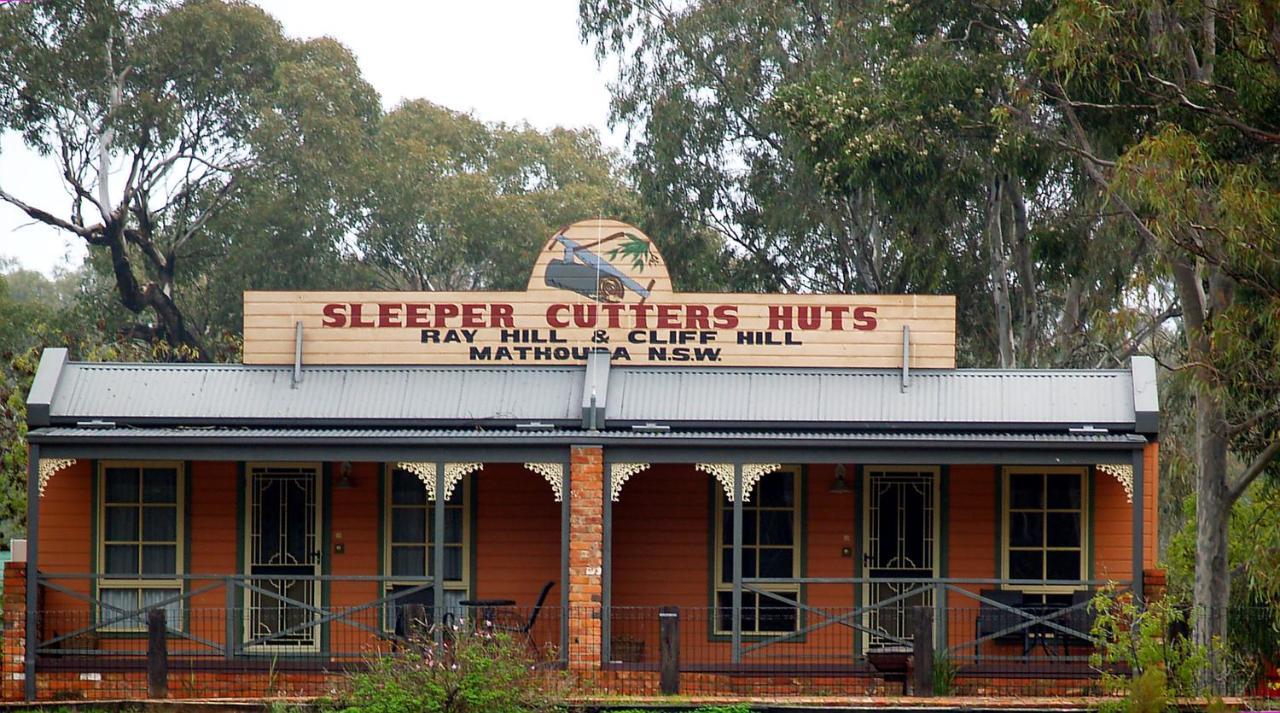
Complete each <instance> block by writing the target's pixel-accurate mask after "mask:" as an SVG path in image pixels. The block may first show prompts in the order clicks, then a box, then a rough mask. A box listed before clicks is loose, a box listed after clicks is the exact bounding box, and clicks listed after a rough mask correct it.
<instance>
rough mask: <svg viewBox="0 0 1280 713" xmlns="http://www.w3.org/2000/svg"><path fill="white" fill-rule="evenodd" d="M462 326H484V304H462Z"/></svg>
mask: <svg viewBox="0 0 1280 713" xmlns="http://www.w3.org/2000/svg"><path fill="white" fill-rule="evenodd" d="M462 326H464V327H483V326H484V305H476V304H465V305H462Z"/></svg>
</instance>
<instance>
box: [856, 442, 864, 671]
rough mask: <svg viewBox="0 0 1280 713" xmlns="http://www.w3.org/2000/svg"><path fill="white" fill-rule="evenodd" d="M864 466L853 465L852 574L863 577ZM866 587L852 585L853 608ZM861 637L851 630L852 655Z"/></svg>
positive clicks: (860, 634) (858, 652)
mask: <svg viewBox="0 0 1280 713" xmlns="http://www.w3.org/2000/svg"><path fill="white" fill-rule="evenodd" d="M865 471H866V466H864V465H863V464H861V463H858V464H855V465H854V466H853V498H854V500H853V573H854V574H853V576H854V577H863V576H865V575H866V564H865V562H866V559H865V557H866V556H867V553H866V552H864V551H863V549H862V548H863V547H864V546H865V545H864V543H863V541H862V527H863V525H864V524H865V523H864V522H863V517H862V514H863V510H865V509H866V503H864V502H863V500H864V499H865V495H866V493H865V488H864V484H863V481H864V479H865V477H866V472H865ZM864 589H866V585H865V584H855V585H854V586H853V608H854V609H857V608H858V607H860V606H862V599H863V597H862V594H863V590H864ZM862 639H863V632H862V631H860V630H858V629H854V630H853V655H854V656H855V657H858V656H861V655H862Z"/></svg>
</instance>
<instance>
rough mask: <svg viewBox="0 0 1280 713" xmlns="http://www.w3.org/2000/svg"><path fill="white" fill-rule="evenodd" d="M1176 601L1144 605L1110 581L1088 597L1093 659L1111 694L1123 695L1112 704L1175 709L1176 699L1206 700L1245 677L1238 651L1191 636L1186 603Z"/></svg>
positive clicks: (1135, 712)
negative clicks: (1092, 622) (1196, 639)
mask: <svg viewBox="0 0 1280 713" xmlns="http://www.w3.org/2000/svg"><path fill="white" fill-rule="evenodd" d="M1177 601H1178V600H1176V599H1174V598H1172V597H1160V598H1157V599H1154V600H1152V601H1149V602H1147V603H1146V604H1145V605H1144V604H1143V603H1141V602H1139V601H1138V600H1137V599H1136V598H1135V597H1134V596H1133V594H1132V593H1131V592H1123V593H1117V589H1116V588H1115V586H1108V587H1104V588H1102V589H1100V590H1099V591H1098V593H1097V595H1096V596H1095V597H1094V599H1093V601H1092V602H1090V604H1089V607H1090V609H1091V610H1092V611H1093V612H1095V613H1096V618H1095V620H1094V624H1093V630H1092V632H1091V633H1092V634H1093V636H1094V638H1095V639H1096V640H1097V641H1098V644H1097V646H1095V648H1094V650H1093V653H1091V654H1090V656H1089V664H1090V666H1092V667H1093V668H1094V669H1096V670H1098V671H1099V672H1100V673H1101V676H1102V684H1103V688H1104V689H1105V690H1106V691H1107V692H1108V693H1111V694H1119V695H1122V696H1124V698H1123V699H1122V700H1118V701H1112V702H1111V703H1109V704H1108V706H1109V707H1110V708H1111V709H1113V710H1116V711H1123V712H1124V713H1139V712H1141V713H1158V712H1160V711H1166V710H1173V709H1175V708H1176V701H1177V699H1186V698H1200V699H1208V698H1210V697H1212V696H1215V695H1217V694H1220V693H1221V692H1222V691H1223V690H1224V689H1225V688H1227V687H1229V686H1233V685H1235V686H1238V685H1240V683H1241V681H1243V680H1246V679H1247V676H1242V672H1244V670H1245V667H1246V664H1247V662H1246V661H1244V660H1243V659H1242V658H1241V657H1240V656H1239V652H1237V651H1234V650H1232V649H1231V648H1230V647H1228V646H1225V645H1224V644H1223V642H1221V641H1215V642H1213V643H1212V644H1210V645H1207V646H1206V645H1201V644H1197V643H1195V641H1193V640H1192V638H1191V637H1190V636H1189V626H1190V623H1189V621H1188V618H1187V608H1186V607H1185V606H1181V605H1179V604H1178V603H1177Z"/></svg>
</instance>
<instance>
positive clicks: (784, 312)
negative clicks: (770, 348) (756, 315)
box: [769, 305, 791, 329]
mask: <svg viewBox="0 0 1280 713" xmlns="http://www.w3.org/2000/svg"><path fill="white" fill-rule="evenodd" d="M769 329H791V305H769Z"/></svg>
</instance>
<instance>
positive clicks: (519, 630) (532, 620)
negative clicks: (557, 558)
mask: <svg viewBox="0 0 1280 713" xmlns="http://www.w3.org/2000/svg"><path fill="white" fill-rule="evenodd" d="M554 586H556V583H555V581H554V580H552V581H550V582H547V583H546V584H544V585H542V593H541V594H539V595H538V601H537V602H535V603H534V605H533V611H532V612H530V613H529V619H528V621H525V622H523V623H513V624H506V625H502V624H497V625H495V626H494V629H495V630H497V631H503V632H506V633H508V634H517V635H523V636H524V637H525V640H526V641H527V642H528V643H529V646H530V647H531V648H533V647H534V641H533V625H534V624H536V623H538V614H539V613H540V612H541V611H542V605H543V604H544V603H545V602H546V601H547V594H549V593H550V592H551V588H552V587H554Z"/></svg>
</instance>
